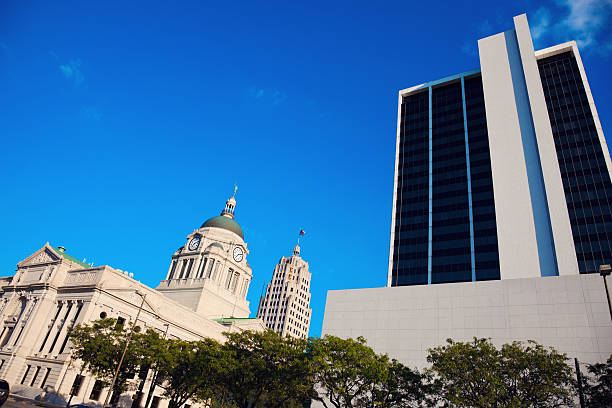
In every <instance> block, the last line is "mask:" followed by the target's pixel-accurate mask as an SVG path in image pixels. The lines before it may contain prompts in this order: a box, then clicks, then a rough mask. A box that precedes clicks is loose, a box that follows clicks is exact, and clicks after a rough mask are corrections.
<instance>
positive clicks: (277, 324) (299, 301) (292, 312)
mask: <svg viewBox="0 0 612 408" xmlns="http://www.w3.org/2000/svg"><path fill="white" fill-rule="evenodd" d="M310 277H311V274H310V272H309V271H308V262H306V261H304V260H303V259H302V258H301V257H300V247H299V245H296V246H295V248H293V256H291V257H282V258H281V259H280V261H279V262H278V265H276V268H274V274H273V275H272V281H271V282H270V283H269V284H268V286H267V287H266V293H265V295H264V296H263V297H262V298H261V300H260V301H259V310H258V311H257V317H258V318H260V319H261V320H263V322H264V324H265V325H266V327H267V328H268V329H272V330H274V331H275V332H277V333H279V334H280V335H281V336H293V337H301V338H306V337H308V330H309V328H310V317H311V313H312V309H311V308H310Z"/></svg>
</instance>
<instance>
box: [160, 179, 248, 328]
mask: <svg viewBox="0 0 612 408" xmlns="http://www.w3.org/2000/svg"><path fill="white" fill-rule="evenodd" d="M235 194H236V191H235V190H234V195H233V196H232V197H230V198H229V199H228V200H227V201H226V203H225V208H224V209H223V211H222V212H221V215H218V216H216V217H212V218H210V219H209V220H207V221H206V222H204V223H203V224H202V226H201V227H200V228H198V229H196V230H194V231H193V232H192V233H191V234H189V235H187V239H186V242H185V245H183V246H182V247H180V248H179V249H178V250H177V251H176V252H175V253H174V255H172V261H171V263H170V268H169V269H168V274H167V277H166V279H165V280H163V281H161V282H160V283H159V286H158V287H157V288H156V289H157V290H158V291H160V292H161V293H163V294H164V295H165V296H167V297H169V298H171V299H173V300H175V301H176V302H179V303H181V304H183V305H185V306H187V307H189V308H191V309H193V310H194V311H195V312H197V313H199V314H202V315H204V316H206V317H208V318H224V317H226V318H227V317H239V318H244V317H249V314H250V310H249V302H248V301H247V300H246V296H247V293H248V290H249V284H250V282H251V279H252V278H253V274H252V272H251V266H250V265H249V264H248V263H247V255H248V253H249V251H248V249H247V244H246V242H245V241H244V233H243V232H242V228H240V225H238V223H237V222H236V221H235V220H234V217H235V216H234V210H235V208H236V199H235Z"/></svg>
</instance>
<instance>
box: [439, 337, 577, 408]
mask: <svg viewBox="0 0 612 408" xmlns="http://www.w3.org/2000/svg"><path fill="white" fill-rule="evenodd" d="M447 342H448V344H447V345H445V346H440V347H435V348H432V349H430V350H429V356H428V357H427V361H429V362H430V363H431V364H432V365H431V369H430V372H431V373H433V374H434V375H435V376H437V378H438V380H439V382H440V385H441V396H442V398H443V400H444V401H445V402H446V403H447V404H450V406H453V407H478V408H480V407H482V408H484V407H487V408H489V407H507V408H527V407H533V408H536V407H542V408H544V407H565V406H573V395H574V394H573V390H574V388H573V371H572V368H571V366H570V365H568V363H567V357H566V356H565V355H564V354H559V353H558V352H557V351H556V350H555V349H553V348H549V349H547V348H545V347H543V346H541V345H540V344H537V343H535V342H533V341H528V342H526V343H523V342H513V343H512V344H505V345H503V346H502V347H501V349H498V348H496V347H495V346H494V345H493V344H492V343H491V341H490V340H488V339H477V338H474V340H473V341H472V342H470V343H464V342H454V341H452V340H451V339H449V340H447Z"/></svg>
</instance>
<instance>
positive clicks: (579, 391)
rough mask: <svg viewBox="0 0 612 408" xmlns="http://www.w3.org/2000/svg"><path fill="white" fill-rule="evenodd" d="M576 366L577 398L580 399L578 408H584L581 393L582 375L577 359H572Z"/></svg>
mask: <svg viewBox="0 0 612 408" xmlns="http://www.w3.org/2000/svg"><path fill="white" fill-rule="evenodd" d="M574 363H575V364H576V379H577V380H578V397H580V408H584V407H585V405H584V392H583V391H582V375H581V374H580V363H578V359H577V358H574Z"/></svg>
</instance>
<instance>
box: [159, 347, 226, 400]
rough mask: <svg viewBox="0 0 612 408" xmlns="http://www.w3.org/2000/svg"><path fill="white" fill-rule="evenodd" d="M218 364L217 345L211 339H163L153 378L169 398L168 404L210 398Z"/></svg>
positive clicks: (220, 353)
mask: <svg viewBox="0 0 612 408" xmlns="http://www.w3.org/2000/svg"><path fill="white" fill-rule="evenodd" d="M222 363H223V352H222V348H221V345H220V344H219V343H218V342H216V341H215V340H213V339H204V340H202V341H183V340H165V341H164V342H163V346H162V347H161V349H160V350H159V354H158V355H157V370H158V374H157V376H158V377H157V378H158V382H159V383H160V384H163V386H164V390H165V391H164V396H166V397H167V398H168V399H169V402H168V407H169V408H178V407H180V406H182V405H183V404H184V403H185V402H187V401H188V400H190V399H194V400H207V399H208V398H211V397H212V396H213V394H211V390H212V389H213V388H214V387H215V386H216V384H217V381H218V380H219V378H218V377H219V373H220V368H221V364H222Z"/></svg>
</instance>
